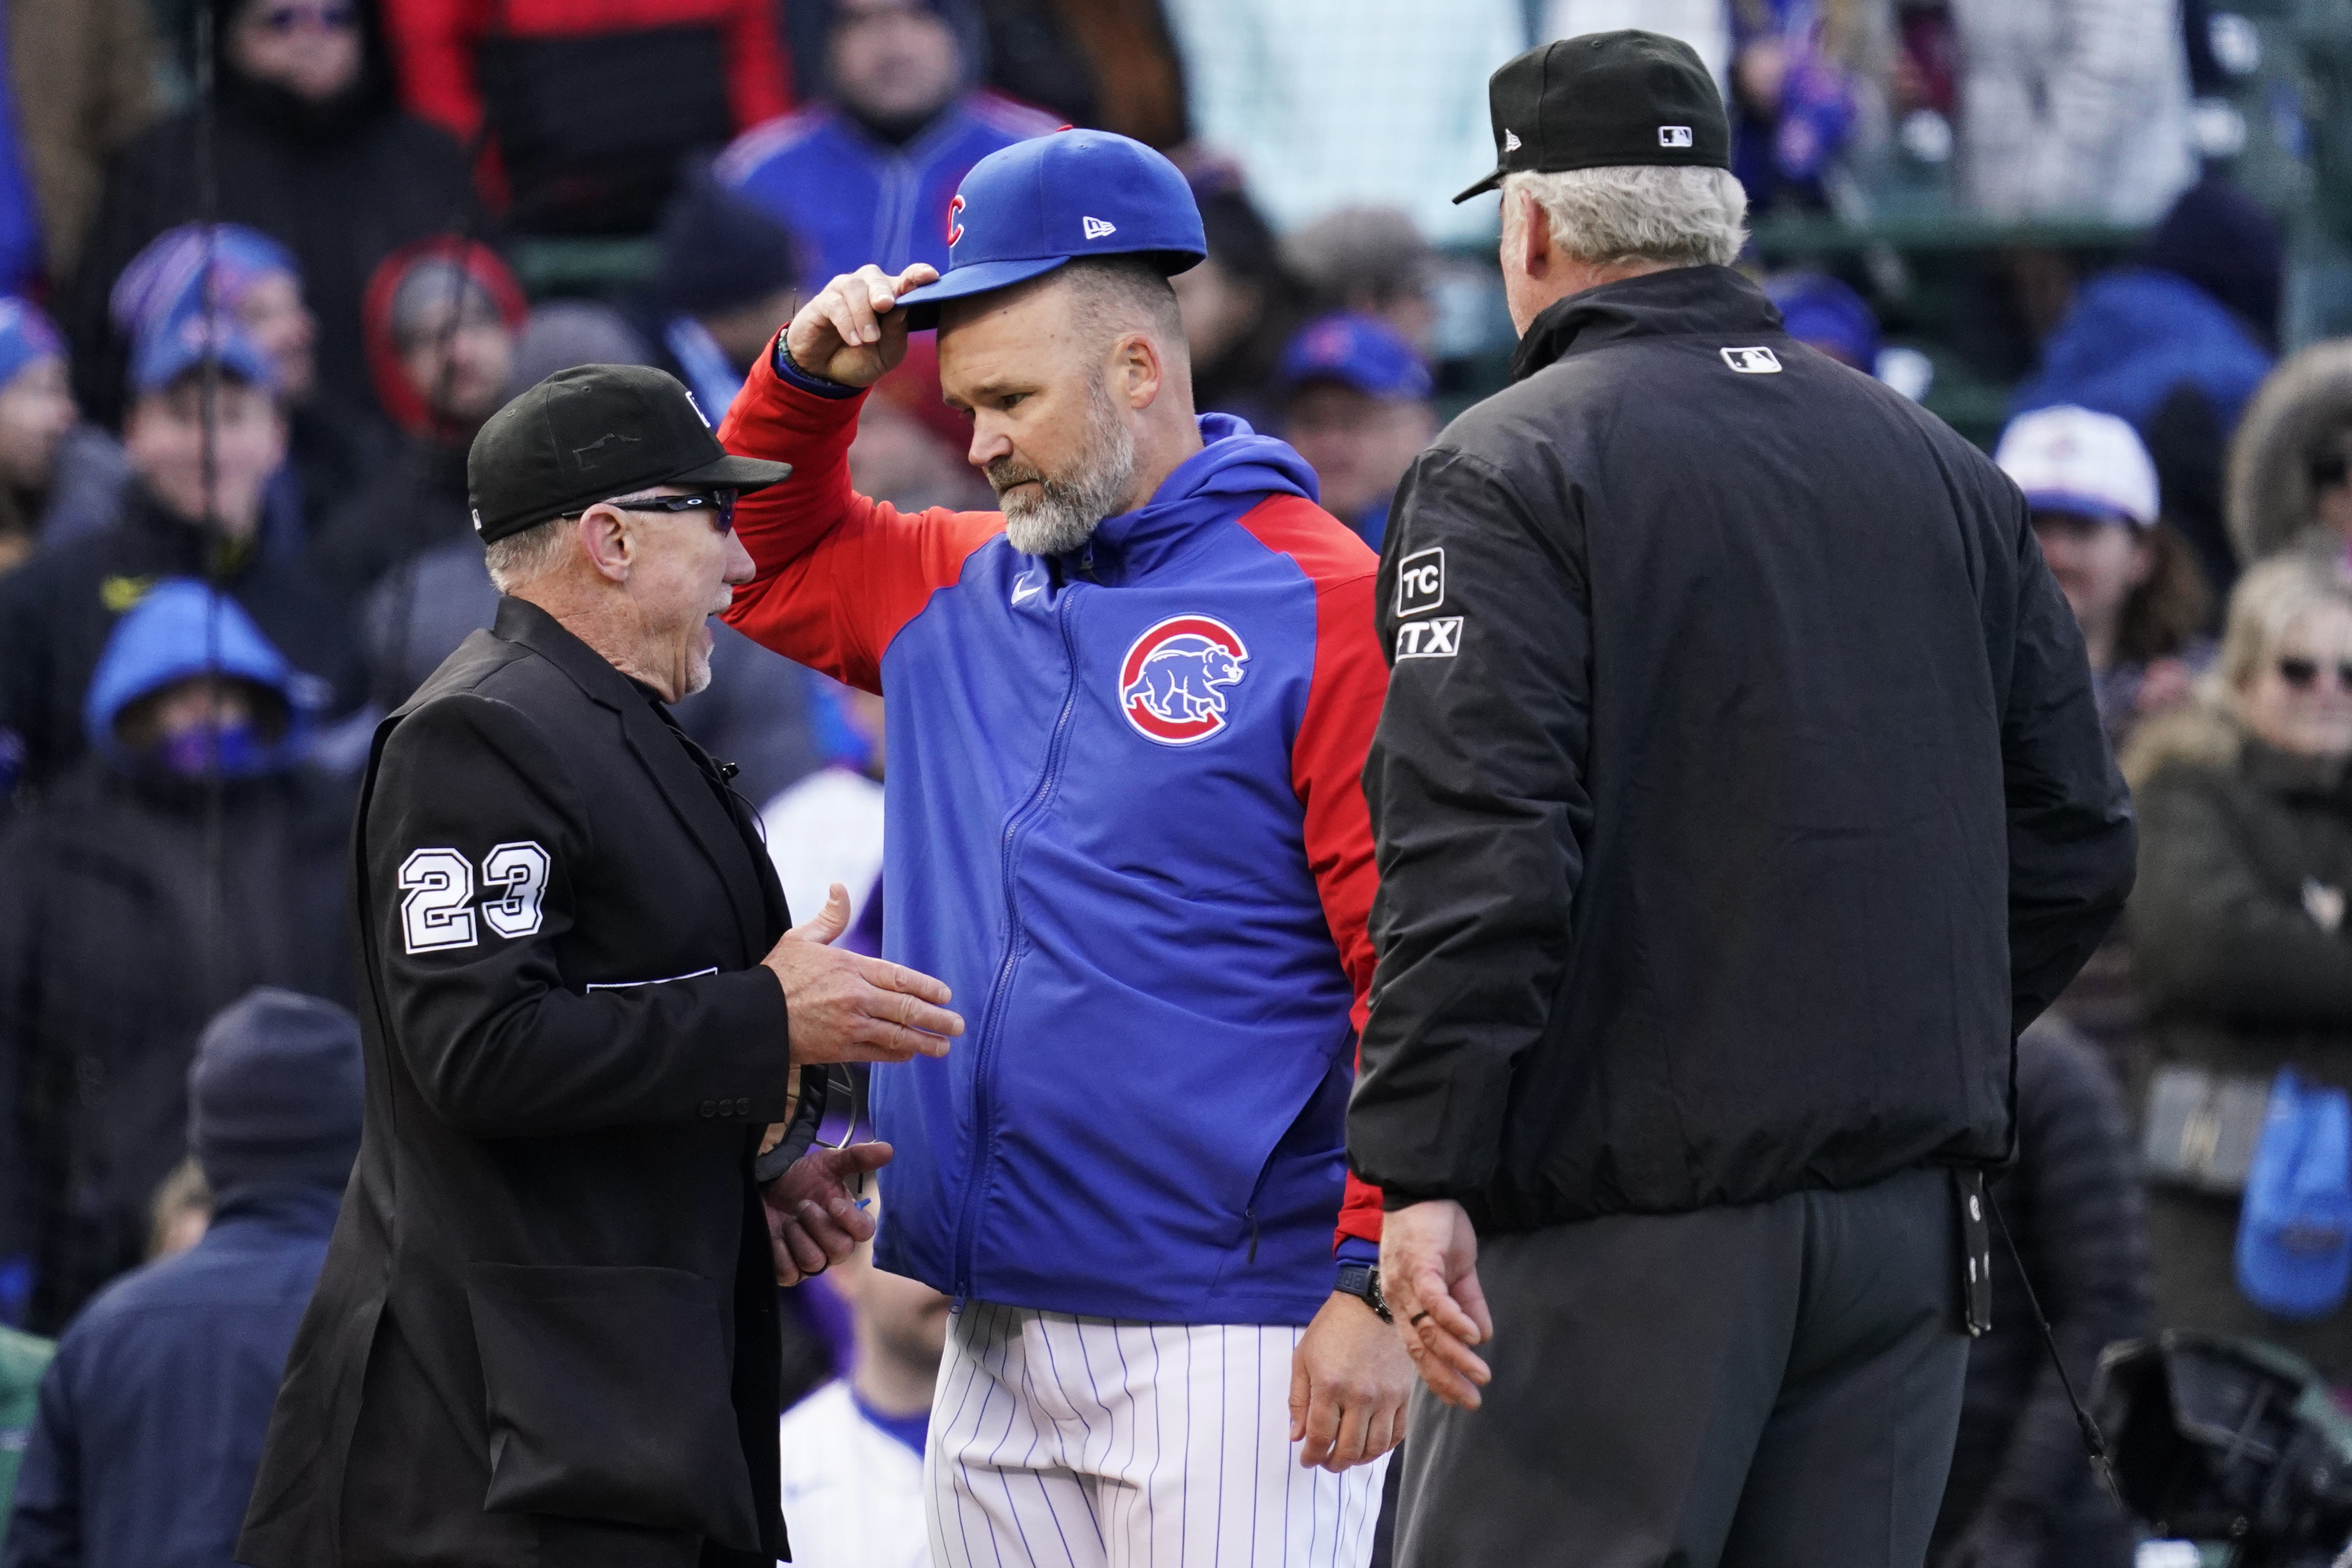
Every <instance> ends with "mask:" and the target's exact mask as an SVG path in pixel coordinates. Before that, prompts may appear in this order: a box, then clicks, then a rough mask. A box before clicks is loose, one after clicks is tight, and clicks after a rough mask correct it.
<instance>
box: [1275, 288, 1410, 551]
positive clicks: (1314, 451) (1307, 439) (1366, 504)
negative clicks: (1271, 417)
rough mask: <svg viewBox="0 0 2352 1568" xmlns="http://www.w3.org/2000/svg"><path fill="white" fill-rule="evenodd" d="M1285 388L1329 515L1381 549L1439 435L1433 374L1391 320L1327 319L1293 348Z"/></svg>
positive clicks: (1289, 434) (1297, 437)
mask: <svg viewBox="0 0 2352 1568" xmlns="http://www.w3.org/2000/svg"><path fill="white" fill-rule="evenodd" d="M1275 382H1276V387H1277V388H1279V390H1280V392H1281V395H1282V434H1283V439H1285V440H1286V441H1288V442H1289V443H1290V444H1291V445H1292V446H1294V447H1296V448H1297V451H1298V455H1300V456H1301V457H1304V458H1306V459H1307V464H1308V465H1310V466H1311V467H1313V468H1314V470H1315V478H1316V482H1317V483H1318V486H1320V487H1321V490H1322V497H1321V499H1322V503H1323V509H1324V510H1325V511H1327V512H1329V513H1330V514H1331V515H1332V516H1333V517H1338V518H1339V520H1340V521H1341V522H1343V523H1345V524H1347V525H1348V526H1349V528H1353V529H1355V530H1356V533H1357V535H1358V537H1359V538H1361V539H1362V540H1363V541H1364V542H1365V543H1366V544H1368V545H1370V546H1371V547H1372V548H1373V549H1380V548H1381V538H1382V536H1383V535H1385V534H1386V533H1387V532H1388V526H1389V503H1390V501H1391V499H1392V498H1393V497H1395V495H1396V487H1397V481H1399V480H1400V479H1402V478H1403V477H1404V471H1405V470H1406V469H1407V468H1409V467H1411V466H1412V460H1413V459H1414V458H1415V457H1417V456H1419V455H1421V449H1422V448H1423V447H1424V446H1426V445H1428V444H1429V443H1430V441H1431V439H1432V438H1433V436H1435V435H1436V434H1437V408H1436V405H1435V404H1434V403H1433V402H1431V401H1430V394H1431V392H1432V387H1431V383H1430V379H1429V370H1428V367H1426V366H1425V365H1423V363H1422V362H1421V356H1420V355H1418V354H1416V353H1414V352H1413V350H1412V344H1410V343H1408V342H1406V341H1405V340H1404V339H1402V338H1401V337H1399V336H1398V335H1397V334H1396V333H1395V332H1394V331H1392V330H1391V329H1390V328H1389V327H1388V325H1387V324H1386V323H1385V322H1381V321H1378V320H1375V319H1373V318H1371V317H1370V316H1326V317H1324V318H1323V319H1321V320H1319V321H1316V322H1312V323H1309V324H1308V326H1307V329H1305V330H1304V331H1302V332H1300V333H1299V334H1298V336H1297V337H1296V338H1293V339H1292V340H1290V346H1289V347H1288V348H1286V349H1285V350H1283V351H1282V361H1281V363H1280V365H1279V366H1277V367H1276V372H1275Z"/></svg>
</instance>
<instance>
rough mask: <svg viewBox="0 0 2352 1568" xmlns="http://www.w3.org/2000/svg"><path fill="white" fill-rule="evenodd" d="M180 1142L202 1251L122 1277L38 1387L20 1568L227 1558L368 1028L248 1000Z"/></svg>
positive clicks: (330, 1189)
mask: <svg viewBox="0 0 2352 1568" xmlns="http://www.w3.org/2000/svg"><path fill="white" fill-rule="evenodd" d="M187 1082H188V1099H189V1117H188V1142H189V1144H190V1145H192V1146H193V1147H194V1151H195V1155H196V1159H197V1162H198V1164H199V1165H200V1166H202V1167H203V1170H204V1173H205V1182H206V1184H207V1185H208V1186H210V1187H211V1189H212V1194H213V1206H212V1222H211V1225H210V1227H209V1228H207V1229H206V1230H205V1235H204V1239H202V1240H200V1241H198V1242H197V1243H196V1245H195V1246H194V1248H192V1249H189V1250H188V1251H186V1252H184V1253H182V1254H180V1255H179V1256H177V1257H173V1258H167V1259H163V1260H160V1261H157V1262H154V1263H152V1264H149V1265H148V1266H147V1267H145V1268H143V1269H141V1270H138V1271H137V1272H135V1273H133V1274H131V1275H129V1276H127V1277H126V1278H124V1279H121V1280H120V1281H116V1282H115V1283H114V1284H113V1285H111V1286H110V1287H109V1288H108V1289H107V1290H106V1291H104V1292H102V1293H101V1294H100V1296H99V1297H98V1299H97V1300H95V1301H92V1302H91V1303H90V1305H89V1310H88V1311H86V1312H83V1313H82V1315H81V1316H80V1317H79V1318H78V1319H76V1320H75V1321H74V1323H73V1325H72V1327H71V1328H69V1329H68V1330H67V1332H66V1334H65V1338H64V1339H63V1341H62V1342H61V1343H59V1344H58V1354H57V1359H56V1360H55V1361H54V1362H53V1363H52V1364H50V1367H49V1370H48V1373H47V1375H46V1376H45V1377H44V1378H43V1379H42V1383H41V1393H40V1406H39V1414H38V1417H37V1422H36V1424H35V1426H34V1428H33V1431H32V1434H31V1438H30V1441H29V1442H28V1444H27V1445H26V1454H25V1469H24V1475H23V1478H22V1479H21V1481H20V1483H19V1486H18V1491H17V1506H16V1515H15V1517H14V1519H13V1520H11V1521H8V1524H7V1526H6V1529H5V1535H6V1539H7V1558H6V1561H7V1563H8V1568H160V1565H163V1564H173V1565H184V1568H195V1565H196V1564H215V1563H228V1562H230V1561H231V1560H232V1558H233V1556H234V1554H235V1552H236V1531H237V1524H238V1522H239V1521H240V1520H242V1519H243V1517H244V1515H245V1503H246V1498H247V1494H248V1493H250V1492H251V1491H252V1490H253V1476H254V1470H255V1469H256V1467H257V1465H258V1463H259V1461H260V1458H261V1440H262V1437H263V1436H264V1435H265V1434H266V1433H267V1432H268V1429H269V1407H270V1405H271V1402H272V1401H273V1400H275V1398H276V1397H277V1394H278V1379H279V1377H280V1376H281V1375H283V1373H284V1370H285V1365H286V1349H287V1346H288V1345H289V1344H290V1343H293V1339H294V1330H295V1326H296V1325H297V1324H298V1323H299V1322H300V1321H301V1316H302V1309H303V1308H304V1307H305V1306H306V1305H307V1304H308V1303H309V1301H310V1291H311V1287H312V1286H313V1285H314V1284H315V1283H316V1282H317V1281H318V1278H319V1269H320V1264H321V1263H323V1262H324V1261H325V1260H326V1255H327V1238H328V1235H329V1233H330V1232H331V1230H332V1229H333V1228H334V1224H335V1213H336V1210H337V1208H338V1207H339V1205H340V1203H341V1197H342V1191H343V1183H344V1182H345V1180H346V1179H348V1177H349V1176H350V1175H351V1168H352V1156H353V1155H355V1154H357V1152H358V1150H359V1142H360V1119H361V1098H362V1067H361V1060H360V1033H359V1024H358V1021H357V1020H356V1019H353V1018H352V1015H351V1014H350V1013H348V1012H346V1011H344V1010H343V1009H341V1008H340V1007H337V1006H335V1005H334V1004H333V1003H331V1002H327V1001H322V1000H320V999H319V998H314V997H306V996H300V995H297V994H296V993H294V992H292V991H286V990H278V989H274V988H262V989H257V990H255V991H252V992H250V993H248V994H247V996H246V997H244V998H242V999H241V1000H239V1001H238V1002H236V1004H235V1005H234V1006H232V1007H230V1008H229V1009H227V1010H226V1011H225V1012H223V1013H222V1014H221V1015H220V1016H219V1017H217V1018H215V1019H213V1020H212V1022H211V1024H210V1025H209V1026H208V1027H206V1029H205V1034H204V1039H203V1040H202V1041H201V1043H199V1045H198V1046H197V1048H196V1056H195V1061H194V1065H193V1067H192V1069H191V1070H190V1071H189V1073H188V1075H187Z"/></svg>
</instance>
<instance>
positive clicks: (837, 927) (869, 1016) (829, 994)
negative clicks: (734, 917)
mask: <svg viewBox="0 0 2352 1568" xmlns="http://www.w3.org/2000/svg"><path fill="white" fill-rule="evenodd" d="M848 926H849V891H848V890H847V889H846V888H845V887H843V886H842V885H841V883H837V882H836V883H834V884H833V891H832V894H831V895H830V896H829V897H827V898H826V899H825V901H824V908H823V909H822V910H820V911H818V912H817V915H816V917H815V918H814V919H813V920H808V921H804V922H803V923H802V924H800V925H795V926H793V928H792V929H791V930H790V931H787V932H785V933H784V934H783V936H782V937H781V938H780V939H778V941H777V943H776V945H775V946H774V947H773V948H772V949H771V950H770V952H769V954H768V956H766V957H764V958H762V959H761V960H760V962H761V963H762V964H765V965H766V966H767V967H769V968H771V969H772V970H774V971H775V975H776V978H777V979H778V980H780V981H782V983H783V988H784V1010H785V1012H786V1014H787V1016H788V1017H789V1019H790V1027H791V1030H792V1059H793V1063H794V1064H795V1065H797V1066H801V1067H809V1066H814V1065H815V1064H817V1063H820V1062H828V1061H907V1060H908V1059H909V1058H911V1057H913V1056H915V1055H917V1054H921V1055H924V1056H945V1055H946V1054H947V1053H948V1041H949V1040H950V1039H951V1038H952V1037H954V1036H956V1035H960V1034H961V1033H962V1032H963V1019H961V1018H959V1017H958V1016H956V1015H955V1014H954V1013H951V1012H950V1011H948V1009H947V1006H946V1004H947V1002H948V1001H949V1000H950V992H949V990H948V988H947V987H946V985H945V984H944V983H942V982H940V981H939V980H935V979H933V978H931V977H930V976H929V975H926V974H923V973H920V972H919V971H918V970H914V969H909V968H908V967H906V966H905V965H904V964H891V963H886V962H885V961H884V960H882V959H880V958H868V957H866V956H865V955H864V954H862V953H851V952H847V951H845V950H844V949H842V948H839V947H834V946H827V944H828V943H830V942H831V941H832V940H833V939H834V938H835V937H836V936H840V935H841V934H842V932H843V931H845V930H846V929H847V928H848Z"/></svg>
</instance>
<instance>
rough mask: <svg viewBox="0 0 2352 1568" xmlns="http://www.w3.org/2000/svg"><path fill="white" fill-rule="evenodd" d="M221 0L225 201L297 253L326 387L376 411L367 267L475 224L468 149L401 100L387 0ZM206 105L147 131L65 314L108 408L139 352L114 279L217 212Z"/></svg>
mask: <svg viewBox="0 0 2352 1568" xmlns="http://www.w3.org/2000/svg"><path fill="white" fill-rule="evenodd" d="M219 13H220V26H219V32H218V44H217V68H218V71H219V90H218V113H217V120H216V125H215V163H216V166H217V170H218V182H219V209H218V214H217V215H218V216H219V217H220V218H222V219H223V220H224V221H226V222H229V223H235V224H243V225H247V226H249V227H252V228H256V229H258V230H260V231H261V232H262V233H263V234H266V235H269V236H270V237H271V238H273V239H275V240H277V241H278V243H279V244H281V245H283V246H286V247H287V248H288V249H289V251H291V252H292V253H293V256H294V257H295V260H296V262H297V264H298V265H297V268H296V270H297V271H298V273H299V276H300V278H301V286H302V293H303V295H304V297H305V298H307V299H308V301H309V306H310V310H311V311H312V312H313V314H314V315H315V316H316V318H317V332H318V341H317V345H316V356H317V364H318V377H319V388H320V394H321V395H322V396H323V397H325V399H326V400H327V401H328V402H331V403H333V404H335V405H337V406H338V407H339V408H341V409H342V410H344V411H346V412H347V413H366V412H369V411H371V410H372V409H373V397H372V396H371V392H370V389H369V386H368V380H367V358H366V353H365V347H364V344H363V342H362V335H361V330H360V301H361V297H362V294H363V293H364V292H365V290H366V287H367V280H368V277H369V275H370V274H372V273H373V272H374V271H375V268H376V267H377V265H378V264H379V263H381V262H382V261H383V258H384V257H385V256H389V255H391V254H392V253H393V252H394V250H396V249H398V248H399V247H400V246H404V245H406V244H408V243H410V242H411V241H413V240H419V239H423V238H425V236H427V235H435V234H439V233H442V232H443V231H445V230H448V229H461V230H462V229H467V228H468V227H469V225H471V224H472V222H473V220H474V215H475V206H474V200H473V190H472V185H471V183H469V182H468V180H467V174H466V162H465V154H464V152H463V151H462V150H461V149H460V148H459V147H458V146H457V143H456V142H455V141H452V140H451V139H450V137H449V135H448V134H447V132H446V131H442V130H440V129H439V128H438V127H436V126H432V125H428V124H426V123H425V122H424V121H423V120H418V119H415V117H414V116H411V115H408V114H404V113H403V112H401V110H400V109H399V108H398V106H397V105H396V104H395V102H394V98H393V87H392V73H391V68H390V63H389V61H388V60H387V58H386V57H385V55H384V51H383V43H382V38H381V36H380V33H379V29H378V26H377V19H376V0H222V4H221V5H220V7H219ZM202 113H203V109H202V106H200V105H192V106H190V107H189V108H187V109H184V110H181V111H180V112H179V113H177V114H174V115H173V116H172V117H171V118H169V119H168V120H164V121H163V123H161V124H159V125H157V126H155V127H153V128H152V130H150V131H147V132H146V133H145V134H143V135H142V136H141V137H139V138H138V139H137V140H136V141H132V142H131V145H130V146H129V147H127V148H125V149H124V151H123V152H122V156H121V159H120V160H119V161H118V162H116V163H115V165H114V166H113V169H112V171H111V172H110V174H109V176H108V179H107V185H106V195H105V200H104V201H103V203H102V204H100V209H99V215H98V219H97V222H96V223H95V225H93V227H92V228H91V231H90V238H89V248H88V250H87V252H86V253H85V254H84V256H83V259H82V263H81V266H80V267H79V270H78V271H77V272H76V274H75V277H74V279H73V283H72V287H71V293H70V298H69V300H68V307H67V314H66V319H65V322H64V325H65V327H66V330H67V334H68V336H69V337H70V338H71V339H72V340H73V342H74V349H75V353H76V356H77V364H76V369H77V371H78V373H79V375H80V378H81V380H80V383H79V384H80V387H81V392H82V402H83V404H84V406H85V407H87V408H89V410H90V411H91V413H92V415H93V416H94V417H98V418H100V419H102V420H104V419H106V416H107V413H108V412H109V411H110V410H112V409H113V408H114V407H115V406H116V405H115V397H116V389H118V388H120V387H121V384H122V383H121V377H122V371H123V364H124V361H125V358H126V357H127V354H128V352H129V345H128V344H127V343H124V342H121V341H118V340H114V339H112V338H111V337H110V332H109V325H108V312H107V304H108V295H109V294H110V291H111V290H112V288H113V287H114V282H115V279H116V278H117V277H119V276H120V275H121V272H122V270H123V268H124V267H126V266H128V265H129V264H130V262H131V258H132V257H133V256H137V255H138V254H139V252H140V251H141V250H142V249H144V248H145V247H146V246H147V245H148V243H149V242H150V241H152V239H154V238H155V236H156V235H160V234H162V233H163V231H164V230H165V229H168V228H171V227H173V225H179V224H185V223H188V222H191V221H192V220H194V219H197V218H201V217H203V216H205V215H206V214H205V212H204V211H203V208H202V204H201V197H200V182H199V171H198V169H197V166H196V152H197V149H198V147H199V144H200V141H201V138H200V136H199V134H198V128H199V124H200V118H201V115H202ZM291 390H295V391H298V392H299V389H291ZM108 423H111V421H110V420H109V421H108Z"/></svg>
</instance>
